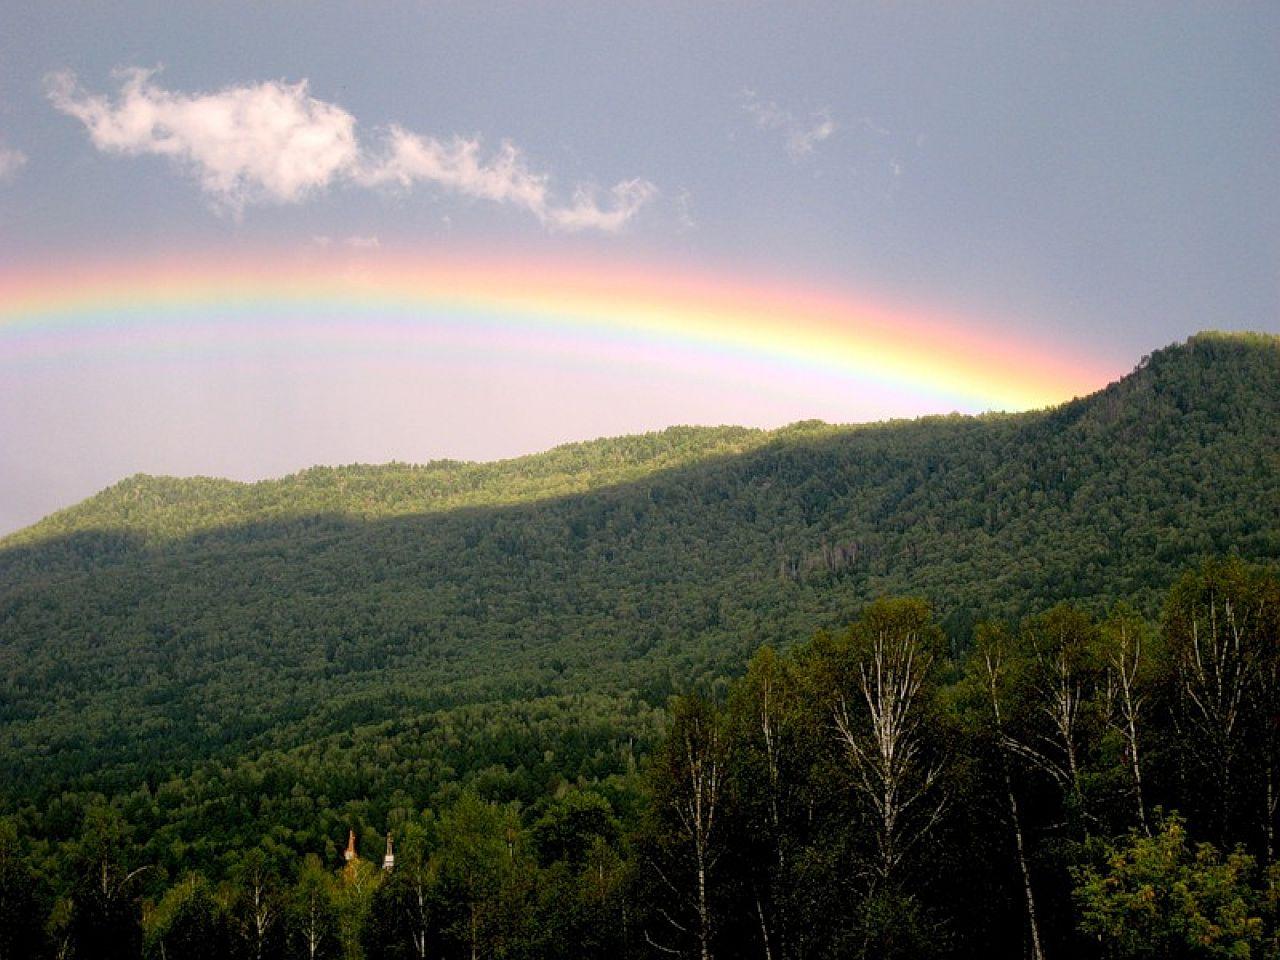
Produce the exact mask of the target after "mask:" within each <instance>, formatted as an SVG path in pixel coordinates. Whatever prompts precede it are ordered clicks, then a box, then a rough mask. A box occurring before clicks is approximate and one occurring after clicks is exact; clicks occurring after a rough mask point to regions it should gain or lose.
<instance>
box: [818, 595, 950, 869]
mask: <svg viewBox="0 0 1280 960" xmlns="http://www.w3.org/2000/svg"><path fill="white" fill-rule="evenodd" d="M848 640H849V647H848V651H847V655H848V660H847V663H846V665H845V669H844V670H843V671H842V673H843V674H844V676H843V677H842V678H841V679H840V681H839V684H838V689H837V690H836V693H835V705H834V707H833V709H832V719H833V723H834V727H835V731H836V735H837V738H838V742H839V743H840V745H841V746H842V747H843V750H844V753H845V757H846V760H847V769H848V772H849V775H850V779H851V783H852V786H853V790H854V792H855V794H856V796H857V799H858V801H859V805H860V806H861V807H862V809H863V810H864V812H865V813H866V815H867V817H868V820H869V822H870V824H871V830H872V833H873V835H874V840H875V855H874V857H873V863H872V872H873V875H874V879H875V882H876V884H878V885H881V886H886V887H887V886H891V885H892V884H893V883H894V882H895V881H896V880H898V879H899V875H900V873H901V870H902V868H903V866H904V864H905V862H906V860H907V857H908V856H909V855H910V854H911V852H912V851H913V850H914V848H915V847H917V846H918V845H919V843H920V842H921V841H922V840H923V839H924V838H925V837H927V836H928V835H929V833H930V832H931V831H932V829H933V828H934V826H935V825H936V824H937V822H938V820H939V818H940V817H941V815H942V811H943V809H944V806H945V802H946V801H945V797H944V795H943V793H942V791H941V789H940V786H941V782H940V781H941V776H942V757H941V755H940V753H939V752H938V751H937V750H935V749H933V747H932V744H931V737H930V724H931V722H932V719H933V716H932V709H933V704H932V696H933V685H934V674H935V671H936V668H937V666H938V661H939V657H940V652H941V650H942V633H941V631H940V630H939V629H938V627H937V626H936V625H934V623H933V622H932V619H931V617H930V613H929V608H928V606H927V605H926V604H925V603H924V602H923V601H919V600H880V601H877V602H876V603H874V604H872V605H871V606H870V607H868V608H867V610H866V611H865V612H864V614H863V617H862V619H861V620H860V621H859V622H858V623H857V624H855V625H854V627H853V628H852V630H851V631H850V633H849V637H848Z"/></svg>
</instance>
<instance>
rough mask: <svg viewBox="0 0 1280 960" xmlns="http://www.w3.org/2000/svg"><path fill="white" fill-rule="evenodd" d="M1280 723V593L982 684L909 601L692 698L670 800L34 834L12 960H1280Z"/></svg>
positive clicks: (1096, 622)
mask: <svg viewBox="0 0 1280 960" xmlns="http://www.w3.org/2000/svg"><path fill="white" fill-rule="evenodd" d="M1277 701H1280V574H1278V573H1277V571H1276V570H1275V569H1274V568H1267V567H1249V566H1246V565H1245V564H1243V563H1241V562H1240V561H1238V560H1236V559H1230V560H1218V561H1209V562H1207V563H1205V564H1204V565H1202V566H1201V567H1199V568H1198V569H1196V570H1194V571H1191V572H1189V573H1188V574H1187V575H1186V576H1184V577H1183V578H1181V579H1180V580H1179V581H1178V582H1177V583H1176V584H1175V586H1174V587H1173V589H1172V590H1171V591H1170V593H1169V595H1168V599H1167V602H1166V604H1165V605H1164V611H1163V614H1162V616H1161V618H1160V621H1159V623H1158V624H1156V625H1153V624H1151V623H1149V622H1148V621H1147V620H1145V619H1144V618H1142V617H1141V616H1139V615H1138V614H1137V613H1136V612H1135V611H1134V610H1133V608H1132V607H1129V606H1128V605H1125V604H1123V603H1121V604H1117V605H1115V606H1114V607H1113V608H1112V609H1111V610H1110V612H1109V613H1108V614H1107V615H1106V616H1104V617H1102V618H1101V619H1097V618H1094V617H1092V616H1090V615H1089V614H1087V613H1085V612H1084V611H1083V610H1081V609H1080V608H1078V607H1076V606H1073V605H1069V604H1059V605H1056V606H1054V607H1052V608H1050V609H1048V610H1045V611H1043V612H1040V613H1037V614H1033V615H1030V616H1028V617H1026V618H1024V619H1023V620H1022V621H1021V622H1020V623H1018V624H1016V625H1006V624H1001V623H983V624H981V625H980V627H979V628H978V630H977V631H976V640H975V643H974V644H973V646H972V647H971V649H969V650H968V651H967V652H965V653H964V654H962V655H959V656H956V655H953V654H951V653H949V652H948V644H947V643H946V637H945V634H944V633H943V631H942V630H941V628H940V627H939V626H938V624H937V623H936V622H935V620H934V619H933V616H932V612H931V610H930V608H929V605H928V604H927V603H926V602H925V601H923V600H919V599H879V600H876V601H874V602H872V603H870V604H868V605H867V606H866V607H865V608H864V609H863V610H862V611H861V613H860V615H859V617H858V618H857V619H856V621H855V622H854V623H853V624H851V625H850V626H848V627H847V628H845V629H843V630H841V631H838V632H835V633H832V632H828V631H820V632H818V633H817V634H816V635H815V636H814V637H813V638H812V639H811V640H809V641H808V642H807V643H803V644H801V645H799V646H796V647H794V648H793V649H792V650H790V651H789V652H787V653H781V654H780V653H777V652H775V651H774V650H773V649H772V648H771V647H764V648H762V649H761V650H760V651H759V652H757V654H756V655H755V656H754V657H753V658H752V660H751V662H750V664H749V666H748V669H747V672H746V674H745V676H744V677H742V678H741V679H740V680H738V681H736V682H734V683H732V684H730V685H729V686H728V688H727V689H726V690H725V691H724V695H723V696H721V697H718V698H713V697H709V696H706V695H703V694H697V693H695V694H690V695H687V696H685V697H682V698H677V699H676V700H674V701H673V704H672V706H673V709H672V714H671V723H670V727H669V729H668V731H667V732H666V734H665V735H664V736H662V737H661V738H660V740H659V741H658V743H657V744H656V746H655V749H654V750H653V752H652V755H651V757H650V758H649V759H648V760H647V761H646V762H645V764H644V769H643V771H642V772H641V773H639V774H636V773H632V774H629V775H625V776H619V775H613V776H608V777H604V778H597V779H590V778H587V777H583V778H581V779H580V782H578V783H577V784H572V783H568V782H566V781H564V780H563V779H552V780H551V781H549V782H548V783H547V784H546V785H545V786H544V788H543V790H542V793H541V795H540V796H538V798H537V799H536V800H535V801H534V802H532V803H522V802H520V801H519V800H506V801H504V800H503V799H501V794H502V792H503V790H504V788H505V786H506V785H504V784H503V783H501V782H500V781H497V782H487V783H486V782H482V781H481V782H477V783H476V785H475V786H474V787H473V789H469V790H459V789H457V788H456V787H454V788H446V789H442V790H440V791H437V792H436V793H435V794H434V795H433V796H432V798H431V802H430V804H428V805H421V804H418V803H416V802H414V801H413V799H412V798H411V797H410V796H409V795H408V794H407V793H405V792H404V791H403V790H395V791H393V792H392V793H391V794H390V797H389V799H388V801H387V802H385V803H382V804H374V803H365V804H347V805H345V806H344V807H343V808H342V809H340V810H336V809H331V808H326V806H325V805H326V802H327V801H326V799H325V798H324V797H322V796H321V797H314V796H307V795H305V794H303V793H300V792H296V791H295V794H294V799H295V800H296V801H297V803H296V805H294V807H293V809H292V810H291V811H290V814H291V815H292V816H294V817H295V818H296V819H297V821H298V822H305V821H306V819H307V818H308V817H316V818H318V821H319V822H320V823H322V824H323V825H324V827H325V828H326V829H327V832H328V834H329V836H328V837H327V838H325V837H323V836H317V835H314V834H312V833H309V832H308V831H306V830H302V831H298V832H291V831H289V830H286V829H277V830H274V831H272V832H271V833H269V834H267V835H264V836H261V837H245V836H243V834H241V833H239V832H238V827H239V826H240V825H242V824H243V823H244V822H247V821H248V820H250V819H251V816H250V815H248V814H244V813H243V812H242V814H241V815H240V816H235V815H232V816H230V817H228V818H227V820H225V821H223V822H222V824H221V825H219V824H216V823H212V822H211V823H210V824H208V826H207V827H206V829H209V830H211V831H212V830H218V829H220V827H221V828H223V829H225V831H226V832H225V835H224V836H223V837H222V841H223V842H222V843H220V844H214V845H212V846H211V847H208V848H206V849H205V850H203V851H202V850H200V849H198V848H194V847H193V848H182V847H181V846H175V845H174V843H173V841H172V840H171V841H170V844H169V845H167V846H166V845H165V844H162V843H161V844H158V843H157V834H156V833H155V831H156V830H157V827H158V825H161V824H164V822H165V820H166V817H167V811H166V809H165V808H166V806H167V804H168V803H170V802H173V801H174V800H178V801H179V802H181V799H182V798H175V797H172V796H171V795H169V796H166V794H165V792H163V791H157V792H155V793H154V794H151V793H147V792H145V791H138V792H135V793H133V794H130V795H128V796H122V797H117V798H115V800H114V801H110V800H108V799H106V798H102V797H97V798H81V797H63V798H62V799H61V800H60V801H58V802H55V803H54V804H52V805H51V806H49V807H46V808H36V807H26V808H23V809H22V810H20V811H19V812H17V813H16V814H13V815H11V816H9V817H7V818H4V819H3V820H0V920H3V922H2V923H0V957H5V958H9V957H23V958H43V957H54V956H57V957H67V958H98V957H113V958H114V957H119V958H122V960H124V958H128V960H138V958H176V957H192V958H202V957H209V958H226V957H244V958H255V960H263V958H269V957H270V958H293V957H298V958H309V960H314V958H318V957H331V958H337V957H344V958H347V960H360V958H367V960H376V958H384V957H386V958H410V957H415V958H420V960H422V958H427V957H431V958H453V957H458V958H461V957H471V958H476V957H492V958H530V960H532V958H544V957H547V958H549V957H569V956H572V957H583V958H593V957H598V958H605V957H608V958H610V960H627V958H633V957H634V958H642V957H661V956H689V957H694V956H698V957H701V958H703V960H711V958H714V957H744V958H748V957H754V958H761V960H774V958H778V960H785V958H866V960H871V958H877V960H891V958H898V957H901V958H928V957H938V958H944V957H945V958H957V960H959V958H968V957H973V958H978V957H982V958H989V957H1008V958H1015V957H1022V956H1027V955H1028V954H1030V955H1031V956H1032V957H1034V958H1036V960H1041V958H1044V957H1058V956H1062V957H1067V956H1069V957H1081V958H1109V957H1115V958H1121V957H1125V958H1128V957H1134V958H1137V957H1151V958H1165V960H1169V958H1186V960H1193V958H1210V957H1246V958H1247V957H1259V958H1280V860H1277V850H1276V846H1275V830H1276V827H1277V825H1278V822H1280V802H1278V795H1277V790H1278V788H1280V783H1278V778H1280V735H1278V734H1280V728H1278V727H1277V712H1276V709H1275V705H1276V703H1277ZM344 772H345V771H344V769H343V767H342V765H341V760H339V763H338V765H337V767H336V768H335V770H334V772H333V775H334V777H335V778H341V776H343V774H344ZM380 789H381V790H383V791H386V790H389V789H391V787H390V784H385V783H384V784H381V785H380ZM209 801H210V802H214V803H216V798H215V797H211V798H209ZM1174 811H1179V812H1174ZM346 826H350V828H351V830H352V831H353V832H352V836H353V837H356V836H358V837H359V845H360V849H362V850H363V851H365V852H366V858H358V859H356V860H354V861H350V862H347V863H345V864H344V865H340V864H342V860H341V858H340V857H339V856H338V855H337V845H336V843H335V841H337V842H340V841H341V839H342V837H343V828H344V827H346ZM164 829H165V828H164V827H162V826H161V827H159V830H160V831H161V832H163V830H164ZM383 830H385V831H386V832H387V834H388V835H389V836H390V838H391V839H392V840H394V842H395V844H396V848H395V851H394V852H395V860H394V866H393V868H392V869H389V870H388V869H379V865H378V861H377V857H376V855H377V853H378V852H380V851H381V850H382V842H383V834H382V831H383ZM231 837H234V838H236V839H235V842H234V843H231V844H229V843H228V842H227V840H228V838H231ZM326 840H327V841H328V842H326ZM229 846H230V849H228V847H229ZM212 849H222V850H223V851H224V852H223V854H222V856H221V857H220V858H218V859H216V860H211V859H209V858H208V855H209V853H210V852H211V851H212ZM316 849H319V850H320V851H321V852H320V853H319V854H318V853H317V852H315V851H316ZM370 854H371V855H373V856H369V855H370ZM202 856H203V857H204V865H203V869H193V866H194V865H195V864H197V863H198V862H200V860H201V857H202Z"/></svg>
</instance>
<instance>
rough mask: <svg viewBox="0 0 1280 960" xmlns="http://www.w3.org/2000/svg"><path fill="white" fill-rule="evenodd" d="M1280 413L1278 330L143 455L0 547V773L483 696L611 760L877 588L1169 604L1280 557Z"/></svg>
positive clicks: (96, 766)
mask: <svg viewBox="0 0 1280 960" xmlns="http://www.w3.org/2000/svg"><path fill="white" fill-rule="evenodd" d="M1278 423H1280V341H1278V340H1277V339H1276V338H1274V337H1262V336H1259V337H1224V336H1216V335H1204V336H1200V337H1197V338H1195V339H1193V340H1192V341H1190V342H1189V343H1187V344H1186V345H1182V346H1176V347H1172V348H1169V349H1167V350H1163V351H1160V352H1158V353H1156V354H1155V355H1154V356H1152V357H1151V358H1150V359H1149V360H1148V361H1147V362H1146V363H1144V364H1143V365H1142V366H1141V367H1140V368H1139V369H1138V370H1136V371H1135V372H1134V373H1133V374H1132V375H1130V376H1128V377H1126V378H1124V379H1123V380H1121V381H1120V382H1118V383H1116V384H1113V385H1112V386H1110V387H1108V388H1107V389H1106V390H1103V391H1101V392H1099V393H1097V394H1094V395H1092V396H1089V397H1086V398H1083V399H1080V400H1076V401H1073V402H1071V403H1068V404H1065V405H1063V406H1061V407H1057V408H1054V409H1051V410H1047V411H1041V412H1035V413H1027V414H1020V415H1014V416H1008V415H992V416H986V417H976V418H973V417H960V416H950V417H935V418H927V419H923V420H918V421H913V422H902V423H888V424H877V425H873V426H861V427H847V428H843V427H830V426H826V425H822V424H801V425H796V426H793V427H789V428H785V429H783V430H780V431H777V432H774V433H760V432H753V431H745V430H737V429H727V428H725V429H715V430H698V429H691V428H677V429H673V430H669V431H666V432H664V433H661V434H656V435H650V436H645V437H633V438H623V439H619V440H602V441H597V442H595V443H588V444H578V445H574V446H570V447H563V448H559V449H557V450H554V451H551V452H550V453H548V454H544V455H540V456H535V457H529V458H524V459H520V460H515V461H507V462H504V463H498V464H493V465H488V466H486V465H474V464H436V465H431V466H427V467H422V468H414V467H403V466H390V467H367V468H366V467H345V468H339V469H332V470H330V469H317V470H311V471H307V472H305V473H303V474H299V475H297V476H295V477H291V478H287V479H285V480H281V481H270V482H266V483H263V484H254V485H245V484H233V483H227V482H222V481H206V480H194V481H179V480H169V479H151V478H145V477H137V478H133V479H131V480H128V481H125V482H123V483H122V484H119V485H117V486H116V487H113V488H111V489H110V490H108V491H106V492H104V493H103V494H100V495H99V496H97V497H94V498H92V499H90V500H89V501H86V502H85V503H83V504H81V505H80V506H79V507H76V508H73V509H72V510H69V511H65V512H63V513H61V514H57V515H55V516H54V517H52V518H50V519H49V520H47V521H44V522H43V523H41V524H38V525H36V526H35V527H33V528H31V529H30V530H27V531H23V532H21V533H19V534H17V535H15V536H13V537H11V538H10V539H9V540H7V541H5V542H4V549H3V550H2V551H0V668H2V669H0V725H2V726H0V730H3V734H4V741H3V744H4V745H3V748H2V751H0V772H2V773H3V777H2V778H0V779H3V782H5V783H7V784H11V785H13V786H12V787H11V789H13V790H16V791H19V792H21V793H23V794H25V795H27V796H34V795H39V794H40V793H41V792H42V791H45V790H47V789H50V788H60V787H63V786H66V785H67V784H68V783H74V784H76V785H79V786H83V787H95V786H96V787H108V788H110V789H127V788H131V787H134V786H136V785H137V784H139V783H142V782H144V781H145V782H149V783H153V784H154V783H155V782H157V781H158V780H160V779H163V778H165V777H168V776H171V775H173V774H175V773H180V772H182V771H184V770H190V769H191V765H192V763H193V762H194V761H198V760H200V759H204V758H210V757H241V756H253V755H256V754H257V753H259V752H260V751H262V750H266V749H275V750H291V749H295V748H303V749H312V748H311V747H304V745H311V744H314V743H316V741H317V740H318V739H319V738H322V737H325V736H330V735H343V740H344V741H346V740H349V739H350V737H351V736H352V735H353V734H352V731H353V730H356V728H358V727H359V726H361V725H364V724H372V723H384V724H391V725H392V726H393V727H394V728H396V729H399V725H402V724H406V723H407V724H414V723H417V722H419V718H420V717H422V715H423V714H424V713H426V712H431V711H440V710H449V709H454V708H458V707H463V706H467V705H483V704H503V705H504V707H503V711H504V712H505V713H508V714H509V715H518V714H519V713H520V712H521V711H522V710H525V709H528V710H531V711H533V712H535V713H537V712H540V711H550V712H551V713H555V712H557V711H559V710H566V711H567V712H568V713H569V714H570V715H571V716H572V720H571V724H572V725H576V724H578V723H579V722H584V717H583V716H582V715H581V714H582V710H583V709H584V708H583V707H581V706H580V703H579V698H583V697H590V698H591V703H592V706H591V707H590V708H589V709H587V712H588V713H589V714H590V715H592V716H595V717H597V718H601V719H603V718H604V717H606V716H607V717H608V718H609V719H608V722H607V723H606V724H605V726H606V727H607V728H608V729H609V731H610V733H611V736H610V737H609V738H608V739H607V741H605V742H603V743H601V744H599V746H600V749H601V750H603V751H605V753H607V754H611V757H610V758H609V759H608V760H601V761H600V762H601V764H603V766H604V767H608V766H609V765H610V764H620V763H623V760H622V758H621V757H620V756H619V751H621V750H622V746H621V745H625V744H626V743H627V742H628V740H629V738H630V737H632V736H633V735H634V736H639V737H641V738H643V737H645V736H647V735H649V734H651V733H652V724H651V721H652V717H651V709H652V708H654V707H660V706H661V705H662V704H663V703H664V702H665V699H666V697H667V696H668V695H669V694H670V693H672V692H674V691H676V690H679V689H684V688H687V687H690V686H692V685H696V684H697V683H699V682H703V681H710V680H712V679H714V678H717V677H721V676H724V675H725V674H727V673H729V672H732V671H734V670H735V669H739V668H740V667H741V665H742V664H743V663H744V662H745V660H746V658H747V656H749V655H750V653H751V652H752V651H753V650H754V649H756V647H758V646H759V645H761V644H762V643H766V642H767V643H774V644H783V645H785V644H787V643H789V642H792V641H795V640H798V639H801V638H803V637H805V636H807V635H809V634H810V633H811V632H812V631H813V630H814V629H815V628H820V627H827V626H836V625H839V624H841V623H844V622H847V621H848V620H849V619H850V618H851V617H852V616H853V614H854V613H855V612H856V611H857V610H858V609H859V608H860V606H861V605H862V604H863V603H865V602H866V601H867V600H868V599H869V598H872V597H875V596H877V595H882V594H893V593H899V594H900V593H908V594H914V595H920V596H923V597H925V598H928V599H930V600H932V601H933V602H934V604H935V607H936V609H937V610H938V611H939V613H940V615H941V617H942V619H943V623H944V625H945V626H946V627H947V629H948V632H949V634H950V635H951V636H953V637H954V638H955V639H956V641H958V642H962V641H963V640H964V639H965V637H966V633H967V630H968V629H969V626H970V624H971V623H972V622H973V620H974V619H975V617H977V616H978V615H979V614H981V615H984V616H1004V617H1015V616H1018V615H1021V614H1023V613H1026V612H1028V611H1029V610H1032V609H1035V608H1036V607H1037V606H1040V605H1043V604H1045V603H1047V602H1050V601H1056V600H1061V599H1078V600H1080V601H1083V602H1084V603H1086V605H1092V606H1093V607H1095V608H1097V607H1100V606H1101V605H1102V604H1104V603H1105V602H1109V601H1111V600H1113V599H1115V598H1125V599H1129V600H1131V601H1133V602H1134V603H1135V604H1136V605H1137V606H1138V608H1139V609H1142V610H1144V611H1145V612H1147V613H1152V612H1154V611H1155V608H1156V604H1157V603H1158V599H1159V597H1160V596H1161V595H1162V593H1163V591H1164V590H1165V589H1166V588H1167V586H1168V584H1169V583H1170V582H1171V580H1172V579H1173V576H1174V574H1175V572H1177V571H1178V570H1180V569H1182V568H1183V567H1184V566H1185V565H1186V564H1188V563H1190V562H1194V561H1195V560H1196V559H1197V558H1200V557H1202V556H1207V555H1211V554H1216V553H1223V552H1237V553H1239V554H1240V555H1242V556H1245V557H1250V558H1274V557H1277V556H1280V525H1278V524H1277V523H1276V513H1277V505H1278V504H1280V469H1278V468H1277V462H1278V461H1277V458H1278V457H1280V444H1277V442H1276V441H1277V437H1278V431H1277V426H1276V425H1277V424H1278ZM584 487H589V489H585V490H584V489H583V488H584ZM557 698H565V700H564V705H562V704H560V703H559V702H558V699H557ZM520 704H524V705H525V706H524V707H518V706H517V705H520ZM477 709H480V707H479V706H468V707H467V709H466V710H463V711H462V712H461V713H459V714H458V716H457V717H455V718H452V720H454V721H456V722H465V720H464V719H462V718H465V717H468V716H471V715H472V712H473V711H475V710H477ZM354 735H355V736H357V737H358V736H359V734H358V732H357V733H356V734H354ZM448 765H449V766H450V767H451V768H454V767H456V764H454V763H453V762H452V761H451V762H450V763H449V764H448ZM481 765H482V766H483V765H486V764H481ZM473 766H475V765H474V764H471V763H467V762H464V763H463V767H464V769H463V770H462V771H461V772H463V773H470V772H473V771H472V770H471V768H472V767H473Z"/></svg>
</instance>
